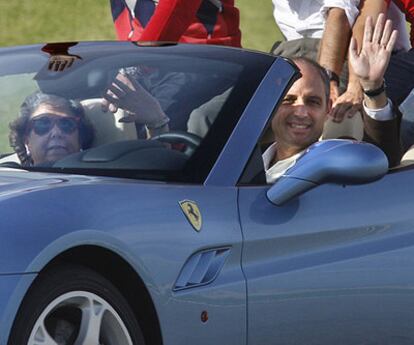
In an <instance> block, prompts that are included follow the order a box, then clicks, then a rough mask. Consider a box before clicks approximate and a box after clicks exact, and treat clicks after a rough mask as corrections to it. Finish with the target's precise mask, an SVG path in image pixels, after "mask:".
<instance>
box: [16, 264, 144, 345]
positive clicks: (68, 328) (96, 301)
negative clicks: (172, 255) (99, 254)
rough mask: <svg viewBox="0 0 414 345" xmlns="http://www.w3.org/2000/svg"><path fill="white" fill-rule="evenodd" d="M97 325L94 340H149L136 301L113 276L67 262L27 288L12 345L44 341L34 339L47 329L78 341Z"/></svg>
mask: <svg viewBox="0 0 414 345" xmlns="http://www.w3.org/2000/svg"><path fill="white" fill-rule="evenodd" d="M90 310H93V311H94V313H90V312H89V311H90ZM90 323H93V324H94V326H90ZM86 325H88V326H86ZM81 326H86V328H85V327H81ZM98 326H99V327H98ZM92 328H94V329H95V330H96V329H97V328H99V331H98V333H97V334H94V335H91V338H87V339H90V340H92V342H91V343H95V341H96V343H97V344H106V345H115V344H116V345H130V344H132V345H141V344H144V338H143V335H142V332H141V329H140V327H139V325H138V322H137V320H136V318H135V316H134V313H133V312H132V310H131V307H130V306H129V305H128V303H127V301H126V299H125V298H124V297H123V296H122V295H121V293H120V292H119V291H118V289H117V288H116V287H115V286H114V285H112V283H111V282H110V281H108V280H107V279H106V278H104V277H103V276H101V275H100V274H98V273H96V272H95V271H93V270H91V269H89V268H86V267H84V266H77V265H63V266H62V265H61V266H59V267H55V268H53V269H50V270H48V271H46V272H44V273H41V274H40V275H39V277H38V278H37V279H36V281H35V282H34V284H33V286H32V287H31V288H30V290H29V292H28V293H27V294H26V296H25V298H24V300H23V303H22V304H21V306H20V308H19V311H18V314H17V318H16V319H15V322H14V324H13V328H12V331H11V335H10V338H9V341H8V345H24V344H27V345H34V344H42V342H41V341H36V342H35V341H34V340H33V339H34V338H35V335H36V337H37V338H38V337H41V336H42V334H43V337H44V338H45V339H46V340H47V337H48V336H49V337H51V338H52V339H53V340H54V341H55V342H56V344H64V345H72V344H73V343H74V342H75V340H76V339H77V338H78V337H79V338H82V337H83V338H84V339H85V337H87V336H89V335H88V334H89V333H88V331H90V330H91V329H92ZM45 333H46V334H45ZM46 343H47V344H49V343H53V342H47V341H45V344H46Z"/></svg>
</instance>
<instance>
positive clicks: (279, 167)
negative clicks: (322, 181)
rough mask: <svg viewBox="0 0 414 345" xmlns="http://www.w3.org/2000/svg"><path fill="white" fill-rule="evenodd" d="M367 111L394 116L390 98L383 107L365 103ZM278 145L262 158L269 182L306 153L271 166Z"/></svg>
mask: <svg viewBox="0 0 414 345" xmlns="http://www.w3.org/2000/svg"><path fill="white" fill-rule="evenodd" d="M363 107H364V111H365V113H366V114H367V115H368V116H369V117H371V118H373V119H374V120H377V121H388V120H391V119H392V118H393V117H394V114H393V112H392V103H391V101H390V100H388V103H387V105H386V106H385V107H384V108H381V109H369V108H367V107H366V106H365V104H364V103H363ZM276 146H277V143H276V142H275V143H273V144H272V145H270V146H269V147H268V148H267V150H266V151H265V152H264V153H263V155H262V159H263V164H264V169H265V173H266V182H267V183H274V182H275V181H276V180H277V179H279V178H280V177H281V176H282V175H284V174H285V173H286V171H287V170H288V169H290V168H291V167H293V166H294V165H295V163H296V161H297V160H298V159H299V158H300V157H301V156H302V155H303V154H304V153H305V151H306V149H304V150H303V151H301V152H299V153H297V154H295V155H293V156H291V157H288V158H286V159H282V160H280V161H277V162H276V163H275V164H273V165H272V166H271V163H272V160H273V158H274V156H275V154H276Z"/></svg>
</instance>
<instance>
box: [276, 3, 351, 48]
mask: <svg viewBox="0 0 414 345" xmlns="http://www.w3.org/2000/svg"><path fill="white" fill-rule="evenodd" d="M272 1H273V16H274V18H275V21H276V23H277V25H278V26H279V28H280V31H281V32H282V34H283V36H284V37H285V38H286V40H287V41H290V40H294V39H299V38H304V37H312V38H321V37H322V34H323V31H324V29H325V21H326V15H327V12H328V10H329V9H330V8H332V7H338V8H342V9H343V10H344V11H345V14H346V16H347V18H348V21H349V25H350V26H351V27H352V26H353V25H354V22H355V19H356V17H357V16H358V14H359V10H358V5H359V0H272Z"/></svg>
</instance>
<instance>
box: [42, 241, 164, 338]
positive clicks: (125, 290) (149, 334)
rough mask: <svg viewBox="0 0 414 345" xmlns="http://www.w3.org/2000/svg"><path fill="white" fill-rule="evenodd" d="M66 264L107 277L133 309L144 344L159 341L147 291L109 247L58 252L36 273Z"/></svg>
mask: <svg viewBox="0 0 414 345" xmlns="http://www.w3.org/2000/svg"><path fill="white" fill-rule="evenodd" d="M67 263H68V264H77V265H82V266H85V267H88V268H90V269H92V270H94V271H96V272H97V273H99V274H100V275H102V276H103V277H105V278H106V279H108V280H109V281H110V282H111V283H112V284H113V285H114V286H115V287H116V288H117V289H118V290H119V291H120V292H121V294H122V295H123V296H124V297H125V298H126V300H127V301H128V303H129V304H130V306H131V308H132V309H133V312H134V314H135V316H136V318H137V320H138V323H139V325H140V327H141V329H142V332H143V333H144V338H145V342H146V344H151V345H161V344H162V336H161V327H160V324H159V320H158V315H157V312H156V309H155V306H154V304H153V302H152V298H151V296H150V293H149V291H148V290H147V288H146V286H145V284H144V282H143V281H142V279H141V277H140V276H139V275H138V273H137V272H136V271H135V270H134V269H133V268H132V266H131V265H130V264H129V263H128V262H127V261H126V260H124V259H123V258H122V257H120V256H119V255H117V254H116V253H114V252H112V251H110V250H109V249H106V248H102V247H98V246H93V245H83V246H78V247H74V248H70V249H68V250H66V251H64V252H62V253H61V254H59V255H58V256H56V257H55V258H54V259H53V260H52V261H50V262H49V263H48V264H47V265H46V266H45V267H44V268H43V269H42V271H41V272H39V273H42V272H44V271H46V270H48V269H50V268H52V267H56V266H58V265H61V264H67ZM136 296H140V297H139V298H136Z"/></svg>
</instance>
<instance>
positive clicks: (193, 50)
mask: <svg viewBox="0 0 414 345" xmlns="http://www.w3.org/2000/svg"><path fill="white" fill-rule="evenodd" d="M273 61H274V58H273V57H271V56H267V55H265V54H257V53H254V52H245V51H241V50H236V49H231V48H219V47H212V46H196V45H171V44H170V45H160V46H139V45H138V44H134V43H127V42H100V43H68V44H63V43H62V44H48V45H43V46H41V45H39V46H30V47H19V48H4V49H2V50H0V98H1V102H0V114H1V116H2V121H1V128H0V152H1V159H0V167H7V168H10V167H12V168H22V169H25V170H46V171H48V172H56V171H57V172H60V173H62V172H67V173H81V174H96V175H108V176H126V177H134V178H149V179H157V180H166V179H168V180H177V181H178V180H180V181H188V182H201V181H202V180H203V178H205V177H206V175H207V174H208V171H209V170H210V169H211V167H212V165H213V164H214V161H215V159H216V158H217V156H218V155H219V153H220V151H221V149H222V148H223V146H224V144H225V142H226V140H227V138H228V136H229V135H230V134H231V131H232V129H233V127H234V126H235V124H236V123H237V121H238V119H239V118H240V116H241V114H242V113H243V110H244V108H245V106H246V105H247V103H248V102H249V100H250V98H251V97H252V95H253V93H254V91H255V90H256V88H257V86H258V85H259V83H260V81H261V80H262V78H263V76H264V75H265V73H266V71H267V70H268V68H269V67H270V65H271V64H272V62H273ZM72 106H74V108H73V109H72ZM76 109H78V110H79V109H81V111H80V112H79V113H77V110H76ZM56 138H57V139H56Z"/></svg>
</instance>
